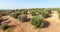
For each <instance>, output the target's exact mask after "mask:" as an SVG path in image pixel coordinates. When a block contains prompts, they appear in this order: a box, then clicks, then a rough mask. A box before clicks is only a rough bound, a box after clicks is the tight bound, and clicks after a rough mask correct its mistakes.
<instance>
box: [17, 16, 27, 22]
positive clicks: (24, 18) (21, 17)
mask: <svg viewBox="0 0 60 32" xmlns="http://www.w3.org/2000/svg"><path fill="white" fill-rule="evenodd" d="M18 19H19V20H20V21H26V20H27V16H26V15H19V16H18Z"/></svg>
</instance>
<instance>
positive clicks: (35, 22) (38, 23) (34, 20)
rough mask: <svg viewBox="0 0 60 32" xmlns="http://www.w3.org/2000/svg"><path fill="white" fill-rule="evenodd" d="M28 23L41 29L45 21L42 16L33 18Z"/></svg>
mask: <svg viewBox="0 0 60 32" xmlns="http://www.w3.org/2000/svg"><path fill="white" fill-rule="evenodd" d="M30 23H31V24H32V25H34V26H35V27H37V28H41V27H43V26H44V23H45V20H44V18H43V17H42V16H34V17H33V18H32V19H31V20H30Z"/></svg>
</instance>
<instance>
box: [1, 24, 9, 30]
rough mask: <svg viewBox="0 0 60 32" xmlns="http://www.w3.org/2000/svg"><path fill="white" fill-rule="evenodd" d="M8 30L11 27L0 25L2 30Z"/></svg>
mask: <svg viewBox="0 0 60 32" xmlns="http://www.w3.org/2000/svg"><path fill="white" fill-rule="evenodd" d="M7 28H9V26H7V25H5V24H1V25H0V29H3V30H6V29H7Z"/></svg>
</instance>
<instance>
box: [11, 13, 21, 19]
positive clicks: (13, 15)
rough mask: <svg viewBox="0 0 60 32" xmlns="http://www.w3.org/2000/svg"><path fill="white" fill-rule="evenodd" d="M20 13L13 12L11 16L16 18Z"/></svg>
mask: <svg viewBox="0 0 60 32" xmlns="http://www.w3.org/2000/svg"><path fill="white" fill-rule="evenodd" d="M19 15H20V13H12V14H11V16H12V17H14V18H18V16H19Z"/></svg>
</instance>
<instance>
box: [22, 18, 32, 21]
mask: <svg viewBox="0 0 60 32" xmlns="http://www.w3.org/2000/svg"><path fill="white" fill-rule="evenodd" d="M30 19H31V18H27V19H26V20H24V21H22V22H29V21H30Z"/></svg>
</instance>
